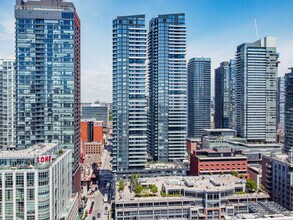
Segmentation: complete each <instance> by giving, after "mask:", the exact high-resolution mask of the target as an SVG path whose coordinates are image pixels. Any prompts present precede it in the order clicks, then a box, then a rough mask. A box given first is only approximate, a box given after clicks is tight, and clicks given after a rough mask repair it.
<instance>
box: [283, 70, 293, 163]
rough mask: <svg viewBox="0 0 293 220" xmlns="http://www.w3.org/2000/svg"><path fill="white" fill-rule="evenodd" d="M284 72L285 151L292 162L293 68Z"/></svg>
mask: <svg viewBox="0 0 293 220" xmlns="http://www.w3.org/2000/svg"><path fill="white" fill-rule="evenodd" d="M290 69H291V72H290V73H287V74H285V144H284V145H285V152H287V153H288V155H289V158H290V162H291V163H292V162H293V68H290Z"/></svg>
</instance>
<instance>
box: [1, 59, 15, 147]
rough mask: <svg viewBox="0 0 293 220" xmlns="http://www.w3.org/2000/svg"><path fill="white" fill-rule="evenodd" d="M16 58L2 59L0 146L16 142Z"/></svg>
mask: <svg viewBox="0 0 293 220" xmlns="http://www.w3.org/2000/svg"><path fill="white" fill-rule="evenodd" d="M14 66H15V65H14V60H5V59H3V60H0V147H7V146H10V145H13V144H14V143H15V120H14V118H15V105H14V104H15V68H14Z"/></svg>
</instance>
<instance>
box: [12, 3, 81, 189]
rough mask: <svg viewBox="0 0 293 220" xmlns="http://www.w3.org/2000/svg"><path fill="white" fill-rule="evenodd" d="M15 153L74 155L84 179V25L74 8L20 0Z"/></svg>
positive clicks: (64, 4) (75, 167)
mask: <svg viewBox="0 0 293 220" xmlns="http://www.w3.org/2000/svg"><path fill="white" fill-rule="evenodd" d="M15 18H16V120H15V121H16V147H17V149H21V148H28V147H30V146H32V145H34V144H37V143H51V142H52V143H58V145H59V146H60V147H61V148H70V149H74V166H73V167H74V176H77V178H76V181H75V184H76V185H75V189H76V190H79V189H80V187H79V186H78V185H80V177H78V172H79V169H78V168H79V159H80V131H79V123H80V20H79V17H78V15H77V12H76V10H75V7H74V5H73V3H71V2H63V1H60V0H50V1H49V0H40V1H32V0H28V1H23V0H17V1H16V6H15Z"/></svg>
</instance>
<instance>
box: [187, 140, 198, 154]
mask: <svg viewBox="0 0 293 220" xmlns="http://www.w3.org/2000/svg"><path fill="white" fill-rule="evenodd" d="M197 142H198V141H197V140H195V139H191V138H187V140H186V151H187V153H188V154H189V155H190V154H192V152H193V151H196V146H197Z"/></svg>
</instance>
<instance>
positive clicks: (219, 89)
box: [214, 61, 230, 128]
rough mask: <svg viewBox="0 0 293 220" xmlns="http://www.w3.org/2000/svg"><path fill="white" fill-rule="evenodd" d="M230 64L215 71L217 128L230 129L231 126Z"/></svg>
mask: <svg viewBox="0 0 293 220" xmlns="http://www.w3.org/2000/svg"><path fill="white" fill-rule="evenodd" d="M229 83H230V75H229V62H227V61H225V62H222V63H221V65H220V67H218V68H217V69H215V119H214V123H215V128H229V124H230V114H229V113H230V99H229V98H230V90H229V85H230V84H229Z"/></svg>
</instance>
